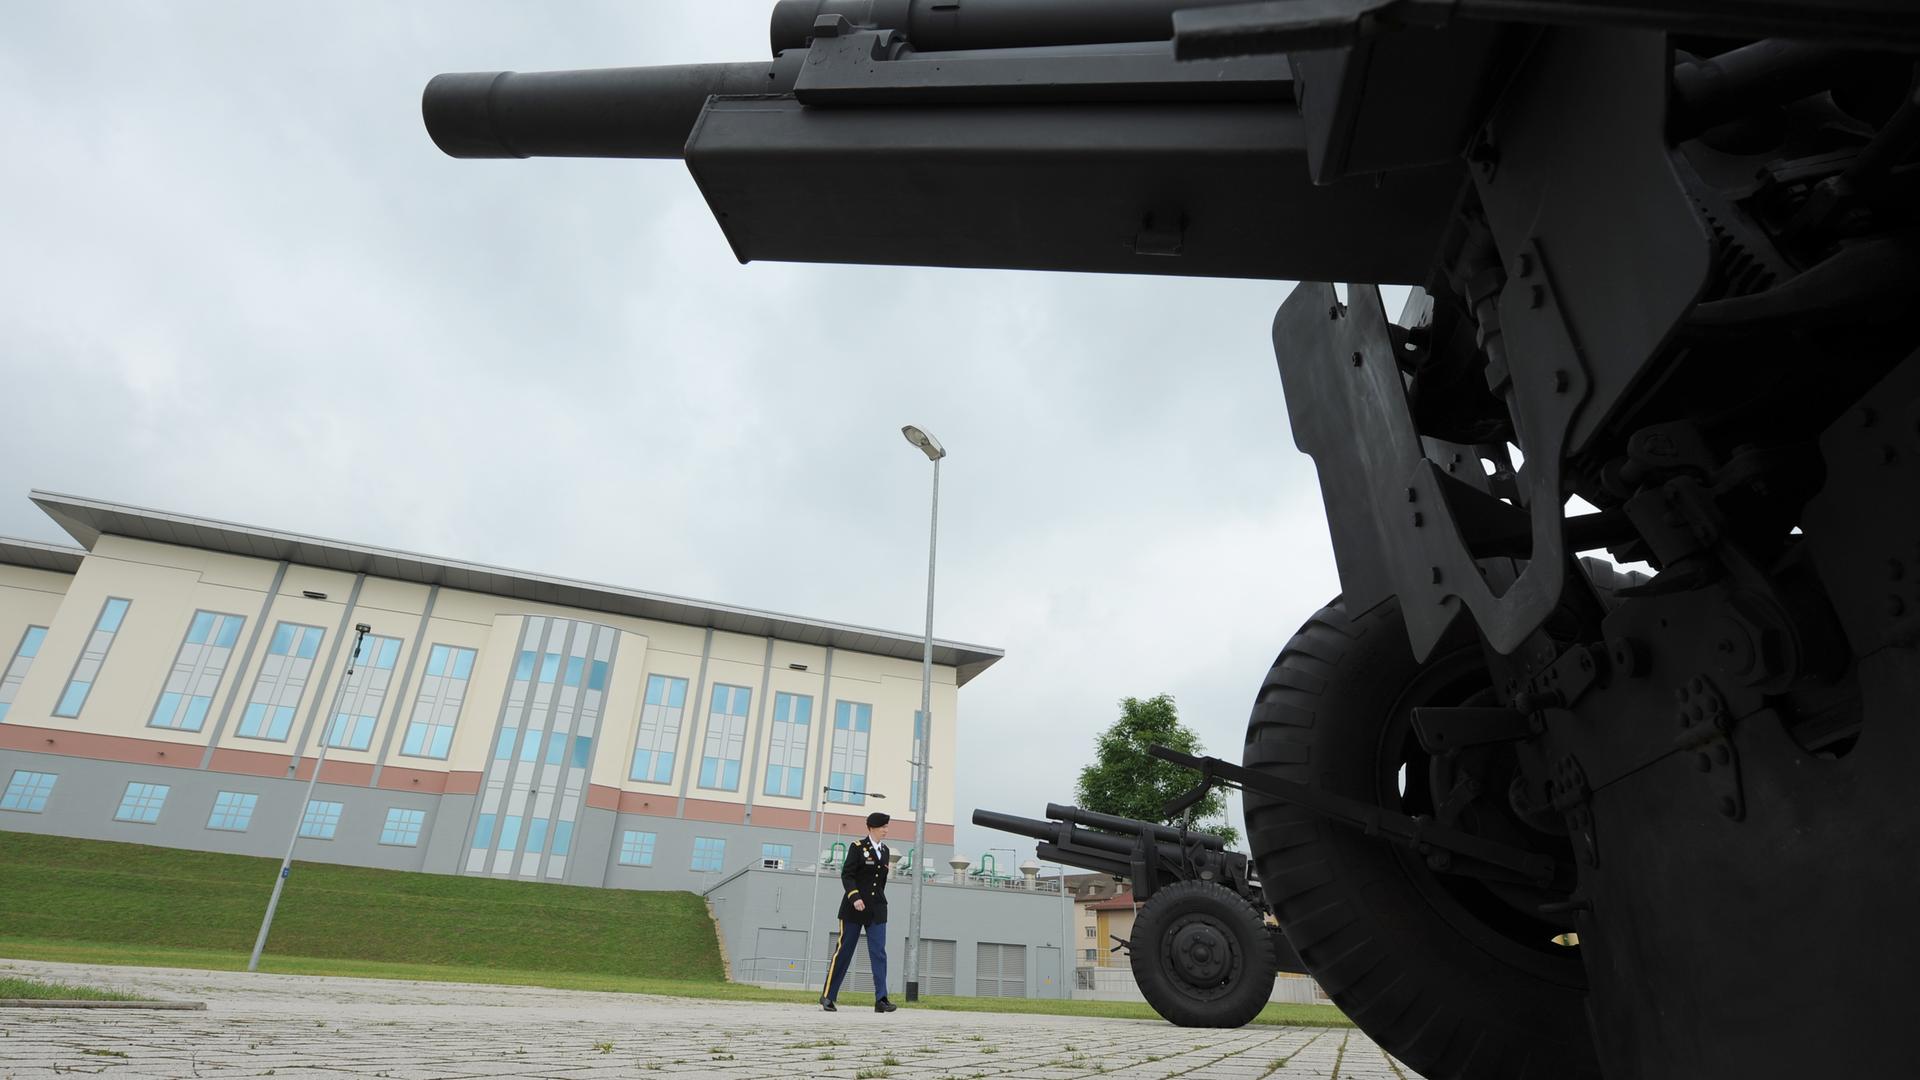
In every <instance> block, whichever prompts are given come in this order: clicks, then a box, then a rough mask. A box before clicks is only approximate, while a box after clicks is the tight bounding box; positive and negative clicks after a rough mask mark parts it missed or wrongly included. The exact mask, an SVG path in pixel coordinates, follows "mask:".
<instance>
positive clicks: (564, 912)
mask: <svg viewBox="0 0 1920 1080" xmlns="http://www.w3.org/2000/svg"><path fill="white" fill-rule="evenodd" d="M278 868H279V863H278V861H277V860H273V859H262V858H254V857H251V856H243V855H215V854H208V853H204V852H194V851H179V850H175V849H172V848H158V847H147V846H145V845H140V844H116V843H109V842H105V841H94V840H72V839H67V838H65V837H51V836H36V835H30V834H25V833H11V832H0V896H4V897H6V918H5V920H4V922H0V957H12V958H15V959H21V960H49V961H61V962H67V963H81V964H117V965H123V966H130V967H167V968H199V969H206V970H216V971H239V970H243V969H245V968H246V966H247V957H248V955H249V953H250V952H251V951H252V949H253V938H254V935H255V934H256V933H257V932H258V931H259V928H260V916H261V914H262V912H263V911H264V910H265V908H266V902H267V896H268V894H269V893H270V892H271V891H272V889H273V875H274V873H275V872H276V871H277V870H278ZM260 967H261V970H263V971H271V972H276V973H280V974H288V975H339V976H349V977H355V978H373V979H414V980H419V981H423V982H472V983H494V984H504V985H509V986H545V987H553V988H556V989H562V990H600V991H612V992H618V993H634V994H663V995H668V996H672V997H694V998H709V999H716V1000H730V1001H788V1002H801V1003H811V1002H812V1001H813V1000H814V999H815V997H816V994H815V993H813V992H811V991H803V990H763V989H761V988H759V987H756V986H743V985H740V984H738V983H732V982H728V981H727V980H726V978H725V976H724V974H723V972H722V968H721V963H720V948H719V942H718V938H717V933H716V931H715V929H714V926H713V922H712V920H711V919H710V918H709V917H708V915H707V910H706V905H705V903H704V902H703V901H701V899H700V898H699V897H698V896H695V895H693V894H692V893H685V892H634V891H629V890H624V889H593V888H585V887H580V886H568V885H550V884H543V883H539V882H522V881H496V880H493V879H490V878H475V877H453V876H449V875H443V874H418V873H408V872H403V871H393V870H371V869H365V868H361V867H348V866H330V865H326V864H316V863H300V862H296V863H295V864H294V872H293V876H292V878H290V879H289V880H288V882H287V889H286V892H285V894H284V895H283V896H282V897H281V900H280V910H279V912H278V913H277V914H276V915H275V916H274V921H273V935H272V937H271V938H270V939H269V940H268V942H267V950H266V952H265V954H264V955H263V956H262V958H261V961H260ZM4 996H7V995H6V994H4V993H0V997H4ZM842 1000H843V1002H844V1003H845V1004H847V1005H848V1006H849V1007H858V1006H859V1005H862V1004H871V1003H872V1000H873V999H872V997H871V996H862V995H855V994H847V995H844V996H843V999H842ZM922 1005H923V1006H924V1007H927V1008H935V1009H946V1010H956V1011H964V1012H1019V1013H1047V1014H1053V1015H1063V1016H1099V1017H1114V1018H1122V1019H1139V1020H1157V1019H1158V1016H1157V1015H1156V1014H1155V1013H1154V1012H1153V1010H1152V1009H1151V1008H1149V1007H1148V1006H1147V1005H1145V1004H1144V1003H1139V1002H1125V1001H1043V1000H1033V999H1022V998H956V997H940V998H929V999H926V1000H925V1001H923V1002H922ZM1255 1023H1262V1024H1293V1025H1313V1026H1326V1027H1351V1026H1352V1024H1351V1023H1350V1022H1349V1021H1348V1020H1347V1018H1346V1017H1345V1016H1344V1015H1342V1014H1341V1013H1340V1011H1339V1010H1338V1009H1335V1008H1332V1007H1330V1006H1325V1005H1269V1006H1267V1008H1266V1010H1265V1011H1264V1012H1262V1013H1261V1014H1260V1016H1259V1017H1258V1018H1257V1019H1256V1020H1255Z"/></svg>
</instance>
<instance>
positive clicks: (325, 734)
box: [247, 623, 373, 971]
mask: <svg viewBox="0 0 1920 1080" xmlns="http://www.w3.org/2000/svg"><path fill="white" fill-rule="evenodd" d="M372 632H373V627H371V626H368V625H367V624H366V623H355V624H354V627H353V653H352V655H350V656H348V657H347V673H346V674H345V675H342V676H340V687H339V689H337V690H335V691H334V693H333V708H332V710H330V711H329V713H328V715H327V719H326V722H325V723H322V724H321V725H320V756H319V757H318V758H316V759H314V762H313V775H312V776H310V777H308V778H307V795H306V798H304V799H301V800H300V810H299V813H297V814H295V815H294V818H293V836H292V837H291V838H290V839H288V840H287V857H286V858H284V859H281V860H280V876H279V877H276V878H274V879H273V896H272V897H271V898H270V899H268V900H267V916H266V918H264V919H261V920H260V936H259V937H257V938H255V939H254V940H253V955H252V956H250V957H248V958H247V970H248V971H258V970H260V950H262V949H264V948H266V947H267V931H268V930H271V929H272V928H273V912H274V909H275V908H278V907H279V906H280V891H281V890H282V889H285V888H286V887H287V875H288V874H291V873H293V849H294V847H295V845H297V844H299V843H300V829H301V827H302V826H304V825H305V824H306V823H307V807H308V806H311V805H312V804H313V785H315V784H317V783H319V782H320V767H321V766H322V765H325V764H326V763H327V747H329V746H331V745H333V736H334V730H335V725H336V724H337V723H338V722H339V716H340V699H341V697H342V696H344V695H345V694H346V692H347V683H348V682H349V681H350V680H351V679H352V678H353V663H354V661H356V660H358V659H360V646H361V643H363V642H365V641H366V640H367V635H368V634H370V633H372ZM299 770H300V748H299V747H297V746H296V747H294V750H293V764H292V765H291V766H290V767H289V768H288V770H287V771H288V773H289V775H291V774H294V773H297V772H299Z"/></svg>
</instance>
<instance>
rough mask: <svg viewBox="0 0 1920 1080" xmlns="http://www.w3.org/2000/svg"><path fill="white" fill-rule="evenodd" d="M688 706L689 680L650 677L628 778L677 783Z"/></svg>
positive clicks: (671, 677)
mask: <svg viewBox="0 0 1920 1080" xmlns="http://www.w3.org/2000/svg"><path fill="white" fill-rule="evenodd" d="M686 706H687V680H685V679H681V678H675V677H674V676H671V675H649V676H647V694H646V697H645V698H644V699H642V703H641V706H640V725H639V734H638V735H637V736H636V737H635V742H634V749H633V766H632V768H631V769H629V770H628V774H627V778H628V779H630V780H640V781H643V782H646V783H651V784H670V783H672V782H673V763H674V762H673V759H674V755H675V753H676V752H677V751H678V749H679V746H680V723H681V721H682V720H683V719H684V718H685V715H686V711H687V710H686Z"/></svg>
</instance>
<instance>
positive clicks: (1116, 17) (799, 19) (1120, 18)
mask: <svg viewBox="0 0 1920 1080" xmlns="http://www.w3.org/2000/svg"><path fill="white" fill-rule="evenodd" d="M1239 2H1240V0H966V2H965V3H964V4H959V3H955V2H954V0H780V2H779V3H778V4H776V5H774V9H773V21H772V25H771V26H770V28H769V30H770V33H769V37H770V38H771V44H772V45H773V54H774V55H775V56H778V55H780V54H781V53H782V52H784V51H786V50H788V49H804V48H806V46H807V39H809V38H811V37H812V36H813V24H814V21H815V20H816V19H818V18H819V17H820V16H822V15H840V16H843V17H845V18H846V20H847V21H848V22H850V23H853V24H854V25H856V26H874V27H881V28H883V29H887V30H898V31H900V32H901V33H903V34H905V35H907V40H908V41H910V42H912V43H913V47H914V48H915V49H918V50H920V51H922V52H926V51H929V50H942V49H1022V48H1030V47H1033V46H1040V45H1110V44H1113V43H1116V42H1122V41H1168V40H1171V39H1172V38H1173V13H1174V12H1175V11H1178V10H1180V9H1181V8H1198V7H1214V6H1217V5H1221V4H1230V3H1239Z"/></svg>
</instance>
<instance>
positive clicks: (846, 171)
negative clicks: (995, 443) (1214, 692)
mask: <svg viewBox="0 0 1920 1080" xmlns="http://www.w3.org/2000/svg"><path fill="white" fill-rule="evenodd" d="M772 47H773V48H772V52H773V57H772V59H769V60H762V61H757V62H749V63H740V64H719V65H698V66H687V67H666V68H636V69H622V70H616V71H601V72H559V73H547V74H535V75H514V74H505V73H486V74H465V75H443V76H440V77H438V78H436V79H434V80H433V81H432V82H431V83H430V84H429V85H428V88H427V93H426V98H425V102H424V111H425V115H426V119H427V124H428V128H429V130H430V132H431V133H432V135H433V138H434V139H435V141H436V142H437V143H438V144H439V145H440V146H441V147H442V149H444V150H446V151H447V152H448V153H450V154H454V155H455V156H468V157H524V156H533V155H543V154H558V155H589V156H613V157H621V156H624V157H673V158H681V159H683V160H685V161H686V163H687V166H688V168H689V170H690V172H691V173H692V174H693V177H694V180H695V181H696V183H698V185H699V186H700V189H701V191H702V192H703V194H704V195H705V197H706V199H707V201H708V204H709V205H710V207H711V208H712V210H713V211H714V214H715V216H716V219H717V220H718V221H719V223H720V225H721V228H722V230H723V231H724V233H725V234H726V237H727V239H728V242H729V243H730V244H731V245H732V247H733V250H734V253H735V254H736V255H737V256H738V257H739V258H740V259H741V260H743V261H748V260H755V259H780V260H796V261H816V262H856V263H879V264H918V265H936V266H968V267H1001V268H1010V269H1050V270H1082V271H1096V272H1115V273H1139V274H1183V275H1199V276H1234V277H1256V278H1273V279H1295V280H1300V281H1302V282H1303V283H1302V284H1300V285H1299V286H1298V287H1297V288H1295V289H1294V291H1293V293H1292V295H1291V296H1290V297H1289V299H1288V300H1287V301H1286V302H1285V304H1283V305H1282V307H1281V309H1280V311H1279V313H1278V315H1277V316H1276V318H1275V320H1274V327H1273V342H1274V348H1275V352H1276V355H1277V357H1278V360H1279V365H1280V373H1281V377H1282V381H1283V383H1284V387H1285V392H1286V397H1287V401H1288V403H1289V406H1290V412H1291V421H1292V426H1293V430H1294V438H1295V441H1296V442H1297V444H1298V445H1299V446H1300V447H1301V448H1302V449H1303V450H1305V451H1306V452H1308V453H1309V454H1311V455H1312V456H1313V457H1314V459H1315V462H1316V465H1317V467H1318V469H1319V472H1320V477H1321V487H1322V492H1323V495H1324V498H1325V502H1326V507H1327V518H1328V524H1329V527H1330V529H1331V532H1332V536H1333V542H1334V550H1335V556H1336V559H1337V562H1338V564H1339V570H1340V577H1341V583H1342V589H1343V591H1342V595H1341V596H1339V597H1337V598H1335V599H1334V601H1333V602H1332V603H1331V604H1329V605H1328V606H1327V607H1326V608H1324V609H1323V610H1321V611H1320V612H1319V613H1317V614H1314V615H1313V616H1311V617H1310V618H1309V619H1307V621H1306V622H1305V623H1304V625H1301V627H1300V629H1299V631H1298V632H1297V633H1295V634H1294V635H1293V637H1292V639H1291V640H1290V641H1288V642H1287V644H1286V646H1285V648H1284V649H1283V650H1282V651H1281V653H1280V656H1279V658H1278V660H1277V661H1276V662H1275V664H1274V666H1273V668H1272V670H1271V671H1270V672H1269V673H1268V674H1267V677H1266V679H1265V681H1264V683H1263V684H1262V685H1261V687H1260V689H1259V692H1258V694H1257V697H1256V702H1255V705H1254V707H1253V712H1252V715H1251V718H1250V721H1249V725H1248V730H1247V740H1246V746H1245V753H1244V757H1243V760H1242V762H1241V763H1240V764H1238V765H1234V764H1232V763H1228V762H1221V761H1201V762H1195V763H1194V764H1196V765H1198V766H1200V767H1202V768H1203V769H1211V775H1210V777H1209V778H1208V779H1210V780H1223V781H1228V782H1234V783H1238V784H1239V785H1240V786H1242V787H1243V788H1244V790H1245V791H1246V793H1247V798H1246V804H1245V805H1246V810H1247V822H1248V832H1249V840H1250V842H1251V844H1252V848H1253V853H1254V862H1255V865H1256V867H1257V871H1258V873H1257V879H1258V881H1259V883H1260V888H1261V892H1262V894H1263V895H1264V897H1265V899H1266V902H1267V904H1268V905H1269V907H1270V910H1271V911H1272V913H1273V914H1274V915H1275V916H1277V918H1278V921H1279V924H1280V925H1281V926H1282V927H1284V929H1285V934H1286V937H1287V940H1288V941H1289V942H1290V943H1291V944H1292V946H1293V947H1294V948H1295V949H1296V950H1297V951H1298V954H1299V957H1300V959H1301V960H1302V962H1303V963H1304V965H1305V967H1306V968H1307V969H1308V970H1309V971H1311V972H1312V973H1313V974H1314V976H1315V977H1316V978H1317V979H1318V980H1319V982H1320V983H1321V985H1322V986H1323V987H1325V988H1326V989H1327V991H1328V992H1329V993H1330V994H1331V995H1332V996H1333V998H1334V999H1335V1001H1336V1002H1338V1003H1339V1004H1340V1006H1341V1007H1342V1008H1344V1009H1345V1010H1346V1011H1347V1012H1348V1014H1349V1015H1351V1016H1352V1017H1353V1018H1354V1019H1355V1020H1356V1021H1357V1022H1358V1023H1359V1024H1360V1025H1361V1026H1362V1027H1364V1028H1365V1029H1366V1030H1367V1031H1368V1033H1369V1034H1371V1035H1372V1036H1373V1037H1374V1038H1375V1039H1376V1040H1378V1041H1379V1042H1380V1043H1381V1044H1382V1045H1384V1046H1385V1047H1386V1048H1387V1049H1389V1050H1390V1051H1391V1052H1393V1053H1394V1054H1395V1055H1396V1056H1397V1057H1399V1058H1400V1059H1401V1060H1404V1061H1406V1062H1408V1063H1409V1064H1411V1065H1413V1066H1414V1067H1415V1068H1417V1069H1419V1070H1420V1071H1422V1072H1424V1073H1426V1074H1428V1075H1432V1076H1473V1077H1483V1076H1485V1077H1536V1076H1537V1077H1555V1078H1558V1077H1582V1076H1596V1075H1603V1074H1604V1075H1607V1076H1611V1077H1687V1078H1698V1077H1746V1076H1757V1075H1765V1076H1773V1075H1788V1074H1799V1073H1816V1072H1817V1073H1821V1074H1829V1073H1836V1072H1841V1071H1846V1072H1859V1073H1863V1074H1870V1075H1898V1074H1902V1073H1905V1072H1910V1071H1911V1063H1910V1060H1909V1059H1910V1058H1911V1053H1910V1052H1909V1051H1908V1049H1907V1048H1906V1046H1905V1039H1904V1037H1903V1036H1902V1035H1901V1034H1900V1032H1902V1031H1903V1030H1904V1028H1905V1024H1906V1022H1907V1019H1908V1017H1909V1016H1910V1015H1911V1014H1912V1013H1913V1012H1914V1011H1915V1008H1916V1006H1920V991H1917V990H1916V989H1915V987H1916V985H1920V984H1916V983H1915V982H1914V980H1913V979H1911V978H1910V977H1909V972H1910V971H1911V970H1912V969H1913V968H1915V967H1916V966H1920V965H1917V964H1916V962H1917V961H1920V921H1916V920H1914V919H1913V918H1912V917H1911V907H1912V900H1911V897H1912V894H1913V892H1914V884H1915V871H1914V861H1913V852H1914V851H1915V850H1920V808H1916V805H1915V803H1914V800H1912V799H1911V798H1910V797H1908V794H1907V793H1908V790H1909V789H1910V787H1911V786H1912V781H1911V777H1912V774H1913V772H1914V769H1915V766H1916V765H1917V764H1920V724H1916V723H1915V707H1916V703H1920V652H1917V651H1916V650H1917V649H1920V352H1917V351H1916V347H1917V346H1920V331H1917V330H1916V327H1915V322H1914V312H1915V310H1916V306H1917V304H1916V302H1917V301H1920V240H1917V239H1916V236H1917V235H1920V161H1916V153H1917V152H1920V80H1916V68H1915V61H1916V59H1917V58H1920V15H1917V14H1916V10H1915V5H1914V3H1913V0H1828V2H1823V3H1813V2H1809V0H1740V2H1735V0H1672V2H1665V3H1657V4H1656V3H1645V2H1634V0H1259V2H1231V0H1228V2H1221V0H787V2H783V3H780V4H778V5H777V6H776V7H775V9H774V17H773V23H772ZM1337 281H1349V282H1363V283H1400V284H1407V285H1413V286H1417V287H1418V289H1417V291H1416V292H1415V299H1414V302H1413V303H1412V304H1411V305H1410V306H1409V307H1408V309H1407V310H1406V311H1405V312H1403V313H1402V314H1401V315H1400V317H1399V318H1398V319H1390V318H1389V316H1388V313H1387V312H1386V311H1385V310H1384V308H1383V305H1382V303H1381V300H1380V296H1379V293H1378V291H1377V290H1376V289H1374V288H1373V287H1371V286H1370V285H1361V284H1355V285H1352V286H1350V287H1348V288H1347V289H1346V290H1345V291H1342V290H1341V289H1340V288H1338V287H1337V286H1336V285H1334V284H1332V283H1333V282H1337ZM1177 317H1179V316H1178V314H1177V313H1171V312H1170V313H1169V318H1177ZM1169 362H1173V361H1172V360H1170V361H1169ZM1276 419H1277V418H1276ZM1576 496H1577V497H1578V498H1579V499H1580V500H1583V501H1584V503H1585V504H1586V506H1585V507H1584V508H1583V509H1584V510H1585V511H1586V512H1578V513H1576V512H1574V510H1573V509H1570V507H1579V505H1580V504H1578V503H1574V502H1572V501H1571V500H1573V499H1574V497H1576ZM1601 549H1605V550H1607V551H1609V552H1611V553H1612V554H1613V555H1614V556H1615V557H1616V558H1618V559H1620V560H1623V561H1628V562H1632V561H1644V562H1645V563H1647V565H1648V566H1649V567H1650V569H1651V570H1652V571H1653V574H1652V576H1651V579H1650V580H1646V581H1641V582H1632V581H1624V580H1621V579H1620V578H1619V576H1618V575H1617V574H1616V573H1615V572H1614V571H1612V570H1611V569H1610V568H1607V567H1605V566H1604V565H1602V564H1598V563H1596V562H1594V561H1592V560H1583V559H1581V558H1579V557H1578V553H1581V552H1593V551H1597V550H1601ZM1274 618H1275V621H1276V624H1279V625H1292V624H1293V623H1294V622H1295V620H1296V619H1297V618H1298V613H1294V612H1275V613H1274ZM1154 887H1156V888H1158V887H1159V886H1158V885H1155V886H1154ZM1168 888H1169V889H1171V888H1173V886H1168ZM1240 898H1244V897H1240ZM1570 941H1577V944H1575V945H1569V944H1567V942H1570ZM1789 1024H1791V1025H1795V1026H1797V1028H1798V1029H1799V1030H1803V1031H1807V1032H1820V1033H1822V1034H1823V1036H1824V1037H1822V1038H1812V1037H1806V1038H1796V1037H1794V1036H1793V1035H1792V1034H1790V1033H1789V1034H1786V1035H1784V1036H1783V1034H1782V1029H1783V1027H1785V1026H1786V1025H1789Z"/></svg>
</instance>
